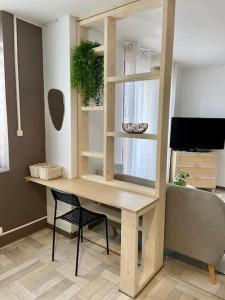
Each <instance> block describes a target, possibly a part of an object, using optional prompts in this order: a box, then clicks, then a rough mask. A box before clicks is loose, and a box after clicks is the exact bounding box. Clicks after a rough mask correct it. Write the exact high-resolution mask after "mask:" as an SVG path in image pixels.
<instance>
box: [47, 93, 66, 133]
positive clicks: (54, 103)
mask: <svg viewBox="0 0 225 300" xmlns="http://www.w3.org/2000/svg"><path fill="white" fill-rule="evenodd" d="M63 98H64V97H63V93H62V92H61V91H60V90H56V89H51V90H49V92H48V107H49V111H50V115H51V119H52V123H53V125H54V127H55V129H56V130H58V131H59V130H60V129H61V128H62V124H63V118H64V111H65V107H64V99H63Z"/></svg>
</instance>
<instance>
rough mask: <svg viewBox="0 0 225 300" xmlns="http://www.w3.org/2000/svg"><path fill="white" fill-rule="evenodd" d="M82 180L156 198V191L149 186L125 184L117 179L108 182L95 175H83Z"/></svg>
mask: <svg viewBox="0 0 225 300" xmlns="http://www.w3.org/2000/svg"><path fill="white" fill-rule="evenodd" d="M81 178H82V179H86V180H89V181H93V182H98V183H103V184H106V185H109V186H111V187H115V188H119V189H122V190H126V191H129V192H134V193H138V194H142V195H147V196H149V197H153V198H155V189H154V188H150V187H147V186H143V185H139V184H134V183H130V182H125V181H120V180H116V179H113V180H109V181H106V180H105V179H104V177H103V176H99V175H94V174H87V175H83V176H81Z"/></svg>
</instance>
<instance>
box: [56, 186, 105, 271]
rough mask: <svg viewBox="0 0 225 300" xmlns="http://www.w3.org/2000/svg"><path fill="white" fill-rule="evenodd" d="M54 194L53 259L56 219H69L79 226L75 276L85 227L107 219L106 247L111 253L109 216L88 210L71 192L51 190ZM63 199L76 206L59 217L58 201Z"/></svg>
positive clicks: (68, 220)
mask: <svg viewBox="0 0 225 300" xmlns="http://www.w3.org/2000/svg"><path fill="white" fill-rule="evenodd" d="M51 192H52V195H53V197H54V199H55V213H54V228H53V244H52V261H54V258H55V229H56V220H58V219H61V220H64V221H67V222H69V223H71V224H75V225H77V226H78V240H77V255H76V270H75V276H77V272H78V259H79V248H80V238H81V242H83V227H84V226H86V225H88V224H90V223H92V222H94V221H97V220H100V219H104V220H105V226H106V249H107V254H109V240H108V224H107V223H108V221H107V217H106V216H105V215H104V214H99V213H95V212H92V211H90V210H87V209H86V208H83V207H82V206H81V205H80V201H79V198H78V197H77V196H75V195H73V194H70V193H64V192H61V191H58V190H55V189H52V190H51ZM58 200H59V201H62V202H64V203H67V204H70V205H72V206H74V207H75V208H74V209H72V210H71V211H69V212H67V213H65V214H63V215H61V216H58V217H57V201H58Z"/></svg>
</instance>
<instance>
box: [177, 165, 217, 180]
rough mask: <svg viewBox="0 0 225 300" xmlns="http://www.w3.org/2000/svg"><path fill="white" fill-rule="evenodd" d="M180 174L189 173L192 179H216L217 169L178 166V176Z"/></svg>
mask: <svg viewBox="0 0 225 300" xmlns="http://www.w3.org/2000/svg"><path fill="white" fill-rule="evenodd" d="M180 172H186V173H189V174H190V176H191V177H216V167H189V166H187V167H186V166H183V167H180V166H177V169H176V174H177V173H180Z"/></svg>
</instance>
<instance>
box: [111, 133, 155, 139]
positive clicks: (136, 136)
mask: <svg viewBox="0 0 225 300" xmlns="http://www.w3.org/2000/svg"><path fill="white" fill-rule="evenodd" d="M107 136H108V137H123V138H131V139H143V140H155V141H156V140H157V134H150V133H126V132H107Z"/></svg>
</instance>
